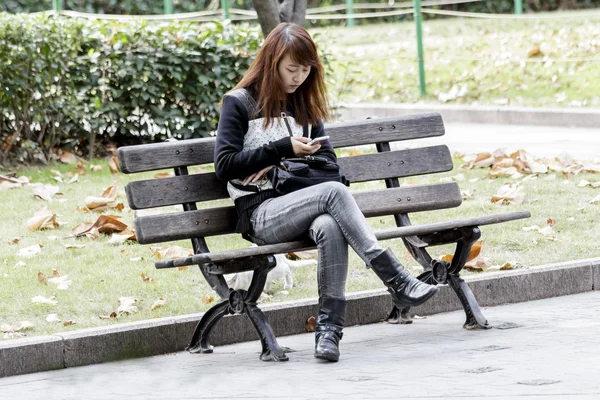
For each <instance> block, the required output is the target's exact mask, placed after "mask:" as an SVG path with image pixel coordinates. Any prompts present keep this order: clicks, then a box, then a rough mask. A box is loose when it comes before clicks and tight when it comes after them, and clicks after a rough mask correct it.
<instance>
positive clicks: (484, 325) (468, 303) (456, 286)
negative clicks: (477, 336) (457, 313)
mask: <svg viewBox="0 0 600 400" xmlns="http://www.w3.org/2000/svg"><path fill="white" fill-rule="evenodd" d="M448 285H450V287H451V288H452V289H453V290H454V292H455V293H456V295H457V296H458V299H459V300H460V302H461V304H462V306H463V309H464V310H465V314H466V315H467V320H466V322H465V324H464V325H463V328H465V329H469V330H476V329H490V328H491V327H492V326H491V325H490V324H488V321H487V319H486V318H485V317H484V316H483V313H482V312H481V309H480V308H479V304H478V303H477V299H475V296H473V292H471V289H470V288H469V286H468V285H467V283H466V282H465V281H464V279H462V278H461V277H460V276H458V275H453V274H449V275H448Z"/></svg>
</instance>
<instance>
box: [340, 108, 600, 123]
mask: <svg viewBox="0 0 600 400" xmlns="http://www.w3.org/2000/svg"><path fill="white" fill-rule="evenodd" d="M427 112H439V113H440V114H441V115H442V118H443V119H444V122H446V123H448V122H459V123H471V124H506V125H539V126H564V127H571V128H597V127H598V126H600V109H598V108H529V107H493V106H461V105H440V104H379V103H359V104H343V105H342V106H341V108H340V109H338V113H339V114H340V119H341V120H343V121H350V120H357V119H365V118H367V117H373V116H377V117H392V116H397V115H405V114H418V113H427Z"/></svg>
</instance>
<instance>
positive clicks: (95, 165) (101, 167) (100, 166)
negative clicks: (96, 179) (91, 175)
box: [90, 164, 104, 172]
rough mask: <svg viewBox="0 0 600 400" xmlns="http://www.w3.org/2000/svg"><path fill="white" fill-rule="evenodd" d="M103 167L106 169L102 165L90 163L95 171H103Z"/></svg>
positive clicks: (91, 168)
mask: <svg viewBox="0 0 600 400" xmlns="http://www.w3.org/2000/svg"><path fill="white" fill-rule="evenodd" d="M103 169H104V167H103V166H102V165H98V164H90V170H91V171H93V172H98V171H102V170H103Z"/></svg>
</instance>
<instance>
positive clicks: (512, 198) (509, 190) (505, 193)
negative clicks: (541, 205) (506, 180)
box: [492, 183, 525, 205]
mask: <svg viewBox="0 0 600 400" xmlns="http://www.w3.org/2000/svg"><path fill="white" fill-rule="evenodd" d="M524 200H525V193H523V187H521V186H519V184H518V183H517V184H505V185H502V186H501V187H500V188H499V189H498V191H497V192H496V194H495V195H494V196H492V202H493V203H499V202H501V203H502V204H505V203H510V204H516V205H519V204H521V203H523V201H524Z"/></svg>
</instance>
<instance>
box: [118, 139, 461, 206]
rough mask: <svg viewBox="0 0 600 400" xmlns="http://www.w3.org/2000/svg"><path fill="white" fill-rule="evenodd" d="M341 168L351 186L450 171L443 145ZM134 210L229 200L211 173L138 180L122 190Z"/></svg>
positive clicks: (359, 159) (353, 160) (352, 160)
mask: <svg viewBox="0 0 600 400" xmlns="http://www.w3.org/2000/svg"><path fill="white" fill-rule="evenodd" d="M339 164H340V167H341V168H342V171H344V173H345V174H346V178H347V179H348V180H349V181H350V182H353V183H354V182H366V181H371V180H381V179H387V178H395V177H405V176H414V175H422V174H430V173H435V172H445V171H450V170H452V156H451V154H450V150H448V147H447V146H445V145H440V146H431V147H422V148H415V149H408V150H398V151H390V152H384V153H376V154H365V155H357V156H352V157H341V158H340V159H339ZM125 193H126V194H127V201H128V203H129V207H130V208H131V209H133V210H139V209H144V208H154V207H163V206H169V205H174V204H182V203H194V202H200V201H207V200H216V199H222V198H228V197H229V194H228V193H227V188H226V184H225V183H223V182H220V181H219V180H218V179H217V177H216V175H215V174H214V173H205V174H194V175H182V176H173V177H168V178H161V179H149V180H140V181H135V182H131V183H128V184H127V185H126V186H125Z"/></svg>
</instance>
